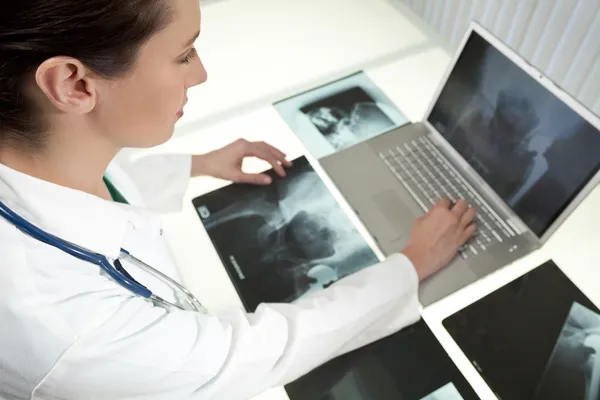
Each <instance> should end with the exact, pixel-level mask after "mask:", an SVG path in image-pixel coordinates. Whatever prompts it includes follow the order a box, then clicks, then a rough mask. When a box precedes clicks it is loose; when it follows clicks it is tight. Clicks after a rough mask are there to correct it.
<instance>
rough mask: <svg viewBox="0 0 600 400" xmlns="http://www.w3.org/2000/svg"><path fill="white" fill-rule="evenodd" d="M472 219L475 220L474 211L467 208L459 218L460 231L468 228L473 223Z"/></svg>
mask: <svg viewBox="0 0 600 400" xmlns="http://www.w3.org/2000/svg"><path fill="white" fill-rule="evenodd" d="M474 218H475V209H474V208H467V211H465V213H464V214H463V215H462V216H461V217H460V222H459V223H458V226H459V227H460V228H461V229H465V228H466V227H467V226H469V225H471V224H472V223H473V219H474Z"/></svg>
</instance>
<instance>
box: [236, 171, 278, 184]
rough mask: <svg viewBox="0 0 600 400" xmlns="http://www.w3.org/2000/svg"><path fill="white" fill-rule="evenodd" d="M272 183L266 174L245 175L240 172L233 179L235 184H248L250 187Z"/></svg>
mask: <svg viewBox="0 0 600 400" xmlns="http://www.w3.org/2000/svg"><path fill="white" fill-rule="evenodd" d="M272 181H273V180H272V179H271V177H270V176H269V175H266V174H246V173H244V172H240V173H239V175H237V176H236V178H235V182H237V183H249V184H251V185H269V184H271V182H272Z"/></svg>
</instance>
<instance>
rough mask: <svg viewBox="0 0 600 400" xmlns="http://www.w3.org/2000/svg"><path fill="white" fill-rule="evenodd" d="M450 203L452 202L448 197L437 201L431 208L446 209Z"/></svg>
mask: <svg viewBox="0 0 600 400" xmlns="http://www.w3.org/2000/svg"><path fill="white" fill-rule="evenodd" d="M450 205H452V202H451V201H450V200H449V199H441V200H440V201H438V202H437V204H436V205H435V206H433V208H441V209H444V210H447V209H449V208H450Z"/></svg>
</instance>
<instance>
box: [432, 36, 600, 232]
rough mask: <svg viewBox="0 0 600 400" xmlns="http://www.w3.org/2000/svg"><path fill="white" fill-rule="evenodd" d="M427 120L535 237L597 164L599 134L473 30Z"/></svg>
mask: <svg viewBox="0 0 600 400" xmlns="http://www.w3.org/2000/svg"><path fill="white" fill-rule="evenodd" d="M428 121H429V122H430V123H431V124H432V125H433V126H434V127H435V128H436V129H437V130H438V132H440V133H441V134H442V135H443V136H444V137H445V138H446V140H447V141H448V142H449V143H450V144H451V145H452V146H453V147H454V148H455V149H456V150H457V151H458V152H459V153H460V154H461V155H462V156H463V157H464V158H465V160H467V161H468V162H469V164H470V165H471V166H472V167H473V169H475V170H476V171H477V172H478V173H479V174H480V175H481V177H482V178H484V179H485V180H486V182H487V183H488V184H489V185H490V186H491V187H492V188H493V189H494V190H495V191H496V193H497V194H498V195H499V196H500V197H502V198H503V199H504V201H505V202H506V203H508V204H509V205H510V206H511V207H512V209H513V210H514V212H515V213H516V214H517V215H518V216H519V217H520V218H521V219H522V220H523V221H524V222H525V223H526V224H527V225H528V226H529V228H530V229H531V230H532V231H533V232H535V233H536V234H537V235H538V236H541V235H543V234H544V232H546V230H547V229H548V228H549V227H550V225H552V223H553V222H554V221H555V220H556V219H557V218H558V216H559V215H560V213H561V212H562V211H563V210H564V209H565V208H566V207H567V206H568V204H569V203H570V201H571V200H572V199H573V198H574V197H575V196H576V195H577V194H578V193H579V191H580V190H581V189H582V188H583V187H584V186H585V185H586V184H587V183H588V181H589V180H590V179H591V178H592V177H593V176H594V174H595V173H596V171H597V170H598V168H599V166H600V132H598V130H597V129H596V128H594V126H592V125H591V124H590V123H588V122H587V121H586V120H585V119H584V118H582V117H581V116H579V115H578V114H577V113H576V112H575V111H574V110H573V109H571V108H570V107H569V106H567V105H566V104H564V103H563V102H562V101H561V100H559V99H558V98H557V97H556V96H555V95H553V94H552V93H551V92H550V91H548V90H547V89H546V88H545V87H544V86H543V85H541V84H540V83H539V82H537V81H536V80H535V79H533V78H532V77H531V76H529V75H528V74H527V73H526V72H525V71H523V70H522V69H521V68H519V67H518V66H517V65H516V64H514V63H513V62H512V61H511V60H510V59H509V58H507V57H506V56H505V55H504V54H502V53H501V52H500V51H498V50H497V49H496V48H494V46H492V45H491V44H490V43H488V42H487V41H486V40H485V39H484V38H482V37H481V36H480V35H479V34H477V33H476V32H472V33H471V36H470V37H469V39H468V41H467V43H466V45H465V47H464V49H463V51H462V53H461V55H460V57H459V59H458V60H457V62H456V65H455V66H454V69H453V70H452V72H451V74H450V76H449V77H448V80H447V82H446V85H445V86H444V88H443V90H442V92H441V93H440V96H439V98H438V100H437V102H436V104H435V106H434V108H433V110H432V112H431V114H430V115H429V118H428Z"/></svg>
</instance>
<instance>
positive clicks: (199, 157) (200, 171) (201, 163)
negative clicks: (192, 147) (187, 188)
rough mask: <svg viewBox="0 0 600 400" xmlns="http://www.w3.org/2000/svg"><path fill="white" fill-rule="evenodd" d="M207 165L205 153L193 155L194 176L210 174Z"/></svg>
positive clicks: (192, 172)
mask: <svg viewBox="0 0 600 400" xmlns="http://www.w3.org/2000/svg"><path fill="white" fill-rule="evenodd" d="M207 167H208V166H207V163H206V155H205V154H195V155H192V171H191V175H192V177H194V176H204V175H210V174H209V172H208V168H207Z"/></svg>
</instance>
